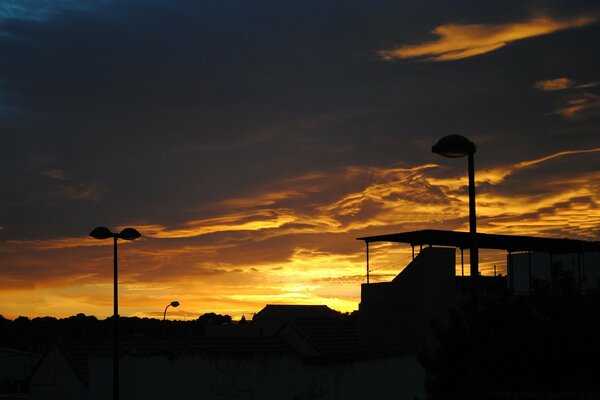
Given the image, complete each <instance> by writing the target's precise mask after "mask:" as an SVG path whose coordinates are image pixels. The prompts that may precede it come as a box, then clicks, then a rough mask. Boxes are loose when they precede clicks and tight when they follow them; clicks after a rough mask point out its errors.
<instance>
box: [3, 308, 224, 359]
mask: <svg viewBox="0 0 600 400" xmlns="http://www.w3.org/2000/svg"><path fill="white" fill-rule="evenodd" d="M229 323H231V316H229V315H220V314H215V313H207V314H203V315H201V316H200V317H199V318H198V319H196V320H190V321H178V320H175V321H169V320H167V321H163V320H159V319H154V318H138V317H119V336H120V337H121V338H123V339H127V338H132V337H140V336H144V337H158V336H161V337H174V336H178V337H179V336H181V337H193V336H203V335H204V334H205V332H206V326H207V325H208V324H229ZM112 331H113V321H112V317H110V318H107V319H102V320H101V319H98V318H96V317H94V316H89V315H85V314H77V315H74V316H71V317H68V318H60V319H59V318H54V317H36V318H32V319H30V318H27V317H18V318H16V319H14V320H10V319H6V318H4V317H3V316H1V315H0V346H2V347H10V348H14V349H18V350H23V351H29V352H33V353H43V352H44V351H45V350H46V349H47V348H48V347H49V346H50V345H52V343H54V341H55V340H56V339H57V338H59V337H112V336H111V335H112Z"/></svg>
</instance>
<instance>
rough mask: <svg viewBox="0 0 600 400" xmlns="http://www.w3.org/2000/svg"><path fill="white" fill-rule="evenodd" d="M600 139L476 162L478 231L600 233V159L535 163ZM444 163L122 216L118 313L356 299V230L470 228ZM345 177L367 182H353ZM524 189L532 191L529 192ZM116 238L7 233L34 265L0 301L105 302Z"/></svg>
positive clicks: (486, 268)
mask: <svg viewBox="0 0 600 400" xmlns="http://www.w3.org/2000/svg"><path fill="white" fill-rule="evenodd" d="M598 153H600V149H583V150H578V151H563V152H560V153H557V154H549V155H547V156H544V157H541V158H539V159H535V160H524V161H522V162H519V163H516V164H514V165H506V166H501V167H496V168H494V169H491V170H483V171H479V172H478V174H477V184H478V185H479V186H480V185H486V190H480V191H479V192H478V195H477V203H478V226H479V231H480V232H487V233H505V234H525V235H541V236H568V237H576V238H583V239H587V238H596V239H597V234H598V231H597V229H598V226H600V210H599V208H598V204H600V199H599V198H598V193H599V191H598V185H599V183H598V182H600V171H596V172H592V173H589V172H588V173H583V174H580V175H578V174H570V175H569V176H557V177H554V178H548V179H544V180H539V179H538V178H537V177H536V172H537V169H538V168H539V167H541V166H551V165H552V163H555V164H557V165H558V164H559V163H561V162H569V161H573V160H577V159H578V158H580V159H581V158H582V157H583V158H585V157H597V156H598ZM440 161H443V160H440ZM445 163H447V162H445ZM445 169H446V167H444V166H442V165H436V164H428V165H423V166H417V167H412V168H370V169H360V168H348V169H344V170H340V171H335V172H328V173H325V172H323V173H320V174H317V173H315V174H313V175H312V176H310V177H303V178H299V179H297V180H296V186H295V187H294V188H293V190H290V191H289V192H286V191H284V190H283V188H281V187H277V185H275V188H274V191H273V192H266V193H258V194H256V196H255V197H253V198H246V199H240V198H238V199H232V200H230V201H225V202H222V203H221V204H219V205H215V206H218V207H221V209H220V215H219V216H215V217H213V218H208V219H199V220H198V219H194V220H190V221H187V222H183V223H181V224H179V225H177V226H172V227H169V226H162V225H159V224H142V223H136V221H131V224H130V225H131V226H135V227H137V228H138V229H139V230H140V232H141V233H142V234H143V238H142V239H139V240H138V241H135V242H124V241H121V242H120V245H119V252H120V274H121V275H120V290H121V298H120V299H121V300H120V304H121V313H122V314H123V315H137V316H150V317H157V316H160V312H161V310H162V309H163V308H164V305H165V304H168V303H169V302H170V301H172V300H174V299H177V300H179V301H180V302H181V304H182V306H181V307H180V309H177V310H171V311H170V315H172V316H173V317H177V318H196V317H197V316H198V315H199V314H201V313H203V312H218V313H227V314H231V315H233V316H235V317H238V318H239V317H241V315H243V314H247V315H251V314H252V313H254V312H256V311H258V310H259V309H261V308H262V307H263V305H265V304H268V303H294V304H328V305H329V306H331V307H333V308H335V309H338V310H340V311H352V310H355V309H357V304H358V301H359V296H360V284H361V283H362V282H364V281H365V256H364V248H363V247H364V245H363V243H362V242H359V241H356V240H355V238H356V237H358V236H363V235H365V234H382V233H391V232H396V231H408V230H416V229H426V228H435V229H455V230H463V231H466V230H467V229H468V225H467V224H468V218H467V212H468V196H467V192H466V190H465V185H466V178H465V177H464V176H460V175H445V176H444V177H442V176H441V175H440V173H442V172H444V170H445ZM365 177H368V178H366V179H365ZM348 180H351V181H356V182H364V184H363V185H360V184H359V185H356V187H354V188H351V190H349V189H350V188H348V187H345V183H346V182H347V181H348ZM517 181H518V182H521V183H520V184H523V185H526V186H525V187H524V188H522V189H525V188H526V190H524V193H519V191H520V190H519V189H521V188H519V187H517V189H515V188H514V187H513V186H514V185H515V182H517ZM323 182H328V184H327V185H328V186H327V187H325V186H324V188H325V190H328V191H331V192H332V193H336V192H337V191H338V188H337V187H336V185H338V184H339V186H340V188H342V187H344V189H340V190H339V192H337V196H335V197H333V198H330V199H329V200H328V201H327V202H322V203H320V202H319V201H320V196H322V195H323V193H321V192H315V191H313V190H312V188H313V187H314V186H317V187H318V186H319V185H320V184H322V183H323ZM534 186H535V187H534ZM532 189H535V191H537V192H538V194H531V190H532ZM506 190H508V191H509V192H506ZM327 197H328V196H327ZM290 199H292V200H294V199H295V200H296V201H292V202H290ZM282 202H286V204H281V203H282ZM305 204H311V206H310V207H307V206H306V205H305ZM111 245H112V244H111V241H110V240H107V241H98V240H94V239H92V238H90V237H87V236H85V235H82V236H81V237H72V238H57V239H51V240H47V241H44V240H33V241H11V242H5V243H3V244H2V246H1V247H0V253H1V254H2V258H3V260H4V262H8V263H11V265H13V266H14V268H17V269H20V270H31V271H32V274H34V275H35V276H34V277H33V279H31V280H30V281H24V280H18V279H15V280H14V281H12V282H11V281H6V279H5V280H4V289H3V291H2V293H1V294H0V297H1V301H2V303H3V305H4V310H5V311H4V312H5V315H6V316H9V317H14V316H18V315H21V314H23V315H29V316H41V315H57V316H68V315H72V314H74V313H78V312H84V313H86V314H94V315H97V316H107V315H109V314H110V312H111V307H110V305H111V301H112V281H111V273H112V248H111ZM491 257H492V258H491V259H490V260H488V261H486V259H485V258H483V259H482V268H481V269H482V271H483V273H484V274H489V273H490V272H491V269H492V268H493V264H498V270H499V271H500V270H502V268H504V265H503V264H504V255H502V254H500V255H498V254H495V255H493V256H491ZM467 260H468V259H467ZM409 261H410V247H409V246H403V245H398V244H394V245H392V244H377V245H375V246H372V256H371V268H372V271H371V276H372V279H373V281H382V280H389V279H391V277H393V276H394V275H395V274H397V273H398V272H399V271H400V270H401V269H402V268H403V267H404V266H405V265H406V264H407V263H408V262H409ZM466 268H467V271H468V264H467V266H466Z"/></svg>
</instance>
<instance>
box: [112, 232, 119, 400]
mask: <svg viewBox="0 0 600 400" xmlns="http://www.w3.org/2000/svg"><path fill="white" fill-rule="evenodd" d="M113 238H114V284H113V286H114V300H113V303H114V304H113V307H114V312H113V399H114V400H118V399H119V285H118V282H119V280H118V273H117V271H118V264H117V235H114V236H113Z"/></svg>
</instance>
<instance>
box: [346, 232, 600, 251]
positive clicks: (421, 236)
mask: <svg viewBox="0 0 600 400" xmlns="http://www.w3.org/2000/svg"><path fill="white" fill-rule="evenodd" d="M357 240H363V241H365V242H366V243H372V242H396V243H408V244H411V245H413V246H415V245H416V246H418V245H432V246H449V247H457V248H461V249H468V248H469V247H471V234H470V233H469V232H456V231H444V230H435V229H427V230H420V231H413V232H401V233H391V234H387V235H377V236H365V237H360V238H357ZM477 247H479V248H480V249H496V250H506V251H538V252H545V253H553V254H561V253H563V254H564V253H580V252H588V251H600V242H599V241H595V242H593V241H587V240H576V239H563V238H545V237H537V236H518V235H498V234H489V233H477Z"/></svg>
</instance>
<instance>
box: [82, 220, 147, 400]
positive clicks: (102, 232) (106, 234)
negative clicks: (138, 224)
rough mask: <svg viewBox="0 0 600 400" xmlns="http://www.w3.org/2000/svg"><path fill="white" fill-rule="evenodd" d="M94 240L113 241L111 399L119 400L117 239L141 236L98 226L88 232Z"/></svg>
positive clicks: (130, 229)
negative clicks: (110, 239) (111, 239)
mask: <svg viewBox="0 0 600 400" xmlns="http://www.w3.org/2000/svg"><path fill="white" fill-rule="evenodd" d="M90 236H91V237H93V238H94V239H100V240H102V239H108V238H113V239H114V246H113V249H114V257H113V260H114V281H115V282H114V314H113V399H114V400H118V399H119V335H118V328H119V291H118V280H117V239H123V240H135V239H137V238H139V237H140V236H142V235H141V234H140V233H139V232H138V231H137V230H135V229H133V228H125V229H123V230H122V231H121V232H120V233H113V232H111V231H110V230H109V229H108V228H105V227H103V226H100V227H98V228H95V229H94V230H93V231H92V232H90Z"/></svg>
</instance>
